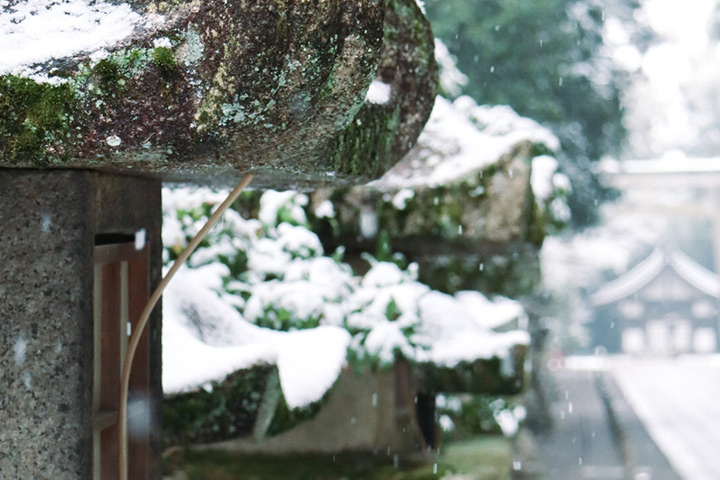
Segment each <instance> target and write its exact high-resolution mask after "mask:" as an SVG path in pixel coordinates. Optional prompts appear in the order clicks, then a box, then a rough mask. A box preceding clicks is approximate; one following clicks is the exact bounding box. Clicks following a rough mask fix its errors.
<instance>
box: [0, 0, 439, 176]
mask: <svg viewBox="0 0 720 480" xmlns="http://www.w3.org/2000/svg"><path fill="white" fill-rule="evenodd" d="M436 70H437V69H436V65H435V63H434V56H433V38H432V33H431V31H430V27H429V24H428V22H427V20H426V19H425V17H424V16H423V13H422V12H421V10H420V8H419V7H418V6H417V4H416V3H415V0H384V1H383V0H324V1H308V0H295V1H287V0H253V1H248V0H224V1H212V2H200V1H184V0H173V1H167V2H164V1H162V2H161V1H147V0H135V1H132V0H131V1H130V2H128V3H121V2H115V1H114V2H106V1H101V0H97V1H93V0H5V1H0V168H33V169H48V168H80V169H94V170H103V171H109V172H120V173H127V174H132V175H140V176H149V177H155V178H161V179H162V180H166V181H176V182H193V183H202V184H210V185H230V184H233V183H234V182H235V181H236V180H237V179H238V178H239V177H240V176H241V175H242V174H244V173H246V172H253V173H255V175H256V183H255V185H256V186H258V187H274V188H283V187H293V188H307V187H316V186H319V185H323V184H327V183H334V184H338V183H347V182H358V181H363V180H367V179H371V178H376V177H378V176H380V175H381V174H382V173H384V172H385V171H386V170H387V169H389V168H390V167H391V166H392V165H393V164H395V163H396V162H397V161H398V160H399V159H400V158H402V156H403V155H404V154H405V153H407V151H408V150H409V149H410V147H411V146H412V145H413V144H414V143H415V140H416V139H417V136H418V134H419V133H420V130H421V129H422V127H423V125H424V124H425V121H426V120H427V118H428V116H429V114H430V111H431V109H432V105H433V102H434V98H435V93H436V83H437V81H436V76H437V71H436Z"/></svg>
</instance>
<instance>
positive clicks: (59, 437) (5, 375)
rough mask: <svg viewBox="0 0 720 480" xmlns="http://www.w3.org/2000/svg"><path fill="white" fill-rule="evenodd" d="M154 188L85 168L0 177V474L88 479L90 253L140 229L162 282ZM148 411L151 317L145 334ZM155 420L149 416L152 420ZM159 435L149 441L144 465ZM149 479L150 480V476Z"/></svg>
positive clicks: (155, 334) (156, 365)
mask: <svg viewBox="0 0 720 480" xmlns="http://www.w3.org/2000/svg"><path fill="white" fill-rule="evenodd" d="M160 224H161V208H160V182H158V181H155V180H147V179H139V178H133V177H123V176H118V175H108V174H102V173H96V172H87V171H58V170H55V171H38V170H17V169H0V472H2V477H3V478H48V479H49V478H52V479H58V480H63V479H89V478H90V477H91V469H92V465H91V464H92V434H93V428H92V420H93V419H92V391H93V390H92V388H93V383H92V382H93V254H94V246H95V240H96V238H97V237H98V236H101V235H108V234H111V235H130V234H134V232H135V231H137V230H140V229H145V230H146V233H147V238H148V239H149V240H148V241H150V242H151V244H150V246H151V264H152V266H151V285H153V286H154V285H155V284H156V283H157V281H158V279H159V277H160V274H161V271H160V270H161V264H160V259H161V248H162V246H161V242H160ZM150 335H151V367H150V369H151V374H150V375H151V381H152V396H153V399H154V400H155V405H154V409H155V412H156V414H157V413H158V412H159V400H160V398H161V388H162V387H161V385H160V358H161V357H160V355H161V352H160V318H159V315H158V314H157V311H156V314H155V317H154V318H153V319H152V323H151V326H150ZM157 418H159V417H157ZM158 437H159V433H156V434H155V436H154V438H153V440H152V442H151V443H152V445H153V447H152V448H151V450H154V452H153V453H154V454H155V458H157V454H158V453H159V451H158V450H159V438H158ZM154 470H155V471H156V472H155V474H154V475H152V476H151V477H153V478H160V472H159V468H158V467H157V466H155V468H154Z"/></svg>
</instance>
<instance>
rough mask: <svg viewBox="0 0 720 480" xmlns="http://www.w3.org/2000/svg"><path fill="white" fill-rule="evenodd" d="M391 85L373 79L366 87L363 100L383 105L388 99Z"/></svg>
mask: <svg viewBox="0 0 720 480" xmlns="http://www.w3.org/2000/svg"><path fill="white" fill-rule="evenodd" d="M391 94H392V87H391V86H390V85H388V84H387V83H384V82H382V81H380V80H377V79H376V80H373V82H372V83H371V84H370V87H369V88H368V91H367V94H366V95H365V100H366V101H368V102H370V103H374V104H377V105H385V104H386V103H388V102H389V101H390V95H391Z"/></svg>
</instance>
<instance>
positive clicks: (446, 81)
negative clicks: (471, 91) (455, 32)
mask: <svg viewBox="0 0 720 480" xmlns="http://www.w3.org/2000/svg"><path fill="white" fill-rule="evenodd" d="M435 60H436V61H437V64H438V67H439V70H440V88H441V89H442V90H443V91H444V92H445V93H447V94H448V95H450V96H452V97H457V96H458V95H460V93H462V87H463V86H465V85H466V84H467V82H468V77H467V75H465V74H464V73H462V72H461V71H460V70H459V69H458V68H457V62H456V60H455V57H453V56H452V55H451V54H450V51H449V50H448V48H447V47H446V46H445V44H444V43H443V42H442V41H441V40H440V39H439V38H436V39H435Z"/></svg>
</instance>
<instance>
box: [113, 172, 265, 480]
mask: <svg viewBox="0 0 720 480" xmlns="http://www.w3.org/2000/svg"><path fill="white" fill-rule="evenodd" d="M252 179H253V175H252V174H247V175H245V176H244V177H243V178H242V180H240V183H239V184H238V185H237V186H236V187H235V188H234V189H233V191H232V192H230V194H229V195H228V197H227V198H226V199H225V201H224V202H223V203H222V204H220V206H219V207H218V209H217V210H215V212H214V213H213V214H212V215H211V216H210V218H209V219H208V221H207V222H206V223H205V225H203V227H202V228H201V229H200V231H199V232H198V233H197V235H195V237H193V239H192V240H190V243H188V246H187V247H185V250H183V251H182V253H181V254H180V256H178V258H177V260H175V263H174V264H173V266H172V267H170V270H169V271H168V273H167V275H165V277H164V278H163V279H162V280H161V281H160V284H159V285H158V286H157V288H156V289H155V291H154V292H153V294H152V296H151V297H150V300H148V303H147V305H146V306H145V309H144V310H143V312H142V313H141V314H140V319H139V320H138V324H137V327H136V328H135V329H134V330H133V332H132V336H131V337H130V342H129V344H128V349H127V354H126V356H125V361H124V362H123V369H122V377H121V379H120V407H119V412H118V424H119V440H120V446H119V448H120V452H119V453H120V461H119V466H118V468H119V474H120V480H127V478H128V441H127V440H128V439H127V401H128V388H129V385H130V371H131V370H132V362H133V359H134V357H135V351H136V350H137V347H138V344H139V343H140V337H141V336H142V333H143V331H144V330H145V326H146V325H147V323H148V320H149V318H150V313H152V311H153V309H154V308H155V305H157V302H158V300H160V297H161V296H162V294H163V291H165V288H166V287H167V286H168V284H169V283H170V280H172V278H173V277H174V276H175V274H176V273H177V271H178V270H179V269H180V267H182V265H183V264H184V263H185V262H186V261H187V259H188V258H189V257H190V255H191V254H192V253H193V252H194V251H195V249H196V248H197V247H198V245H200V242H202V240H203V239H204V238H205V236H206V235H207V234H208V232H209V231H210V229H211V228H212V227H213V226H214V225H215V224H216V223H217V221H218V220H219V219H220V217H221V216H222V214H223V213H225V210H227V209H228V208H229V207H230V205H232V204H233V202H234V201H235V200H237V198H238V197H239V196H240V194H241V193H242V192H243V190H245V187H247V186H248V184H249V183H250V182H251V181H252Z"/></svg>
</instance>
